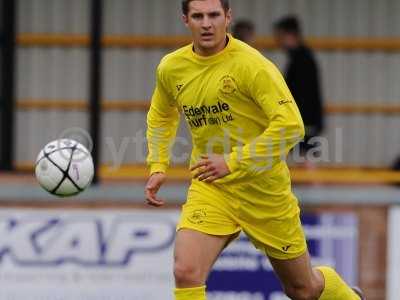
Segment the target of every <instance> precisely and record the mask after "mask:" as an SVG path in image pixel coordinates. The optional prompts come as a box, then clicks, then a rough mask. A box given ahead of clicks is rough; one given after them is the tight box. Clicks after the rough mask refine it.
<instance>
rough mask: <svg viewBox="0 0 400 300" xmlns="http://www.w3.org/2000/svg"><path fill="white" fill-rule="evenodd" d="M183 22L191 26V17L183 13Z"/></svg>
mask: <svg viewBox="0 0 400 300" xmlns="http://www.w3.org/2000/svg"><path fill="white" fill-rule="evenodd" d="M182 22H183V23H184V24H185V26H186V27H189V18H188V16H187V15H182Z"/></svg>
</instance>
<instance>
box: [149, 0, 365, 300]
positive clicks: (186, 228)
mask: <svg viewBox="0 0 400 300" xmlns="http://www.w3.org/2000/svg"><path fill="white" fill-rule="evenodd" d="M182 8H183V21H184V23H185V25H186V26H187V27H188V28H189V29H190V31H191V33H192V37H193V43H192V44H191V45H188V46H186V47H183V48H181V49H179V50H177V51H175V52H173V53H171V54H169V55H167V56H165V57H164V58H163V59H162V61H161V63H160V65H159V66H158V69H157V81H156V89H155V91H154V95H153V98H152V102H151V107H150V110H149V113H148V117H147V123H148V131H147V138H148V147H149V154H148V159H147V161H148V164H149V166H150V173H151V175H150V177H149V179H148V182H147V185H146V190H145V194H146V199H147V202H148V203H149V204H150V205H153V206H162V205H163V204H164V200H163V199H161V198H159V197H158V196H157V192H158V190H159V188H160V187H161V185H162V184H163V183H164V181H165V179H166V175H165V172H166V170H167V167H168V164H169V149H170V146H171V144H172V142H173V140H174V137H175V134H176V129H177V125H178V121H179V115H180V113H182V114H183V116H184V117H185V119H186V122H187V123H188V125H189V127H190V130H191V134H192V139H193V151H192V156H191V163H190V164H191V171H192V173H193V179H192V183H191V186H190V188H189V191H188V196H187V202H186V204H185V205H184V206H183V208H182V214H181V219H180V221H179V224H178V226H177V236H176V242H175V254H174V258H175V262H174V275H175V282H176V289H175V299H176V300H205V299H206V287H205V282H206V279H207V276H208V274H209V272H210V269H211V267H212V266H213V264H214V262H215V261H216V259H217V258H218V255H219V254H220V253H221V251H222V250H223V249H224V247H226V246H227V245H228V244H229V243H230V242H231V241H232V240H233V239H234V238H235V237H237V235H238V234H239V232H240V231H241V230H243V231H244V232H245V233H246V235H247V236H248V237H249V238H250V240H251V241H252V243H253V244H254V245H255V246H256V247H257V248H258V249H260V250H261V251H262V252H263V253H264V254H265V255H266V256H267V257H268V258H269V259H270V261H271V263H272V266H273V267H274V270H275V272H276V274H277V275H278V277H279V278H280V280H281V282H282V284H283V287H284V290H285V292H286V294H287V295H288V296H289V297H290V298H291V299H297V300H303V299H307V300H308V299H310V300H311V299H322V300H353V299H357V300H358V299H360V297H359V296H358V295H357V294H356V293H355V292H354V291H353V290H352V289H351V288H350V287H348V286H347V285H346V284H345V283H344V281H343V280H342V279H341V278H340V277H339V275H338V274H337V273H336V272H335V271H334V270H333V269H332V268H329V267H318V268H315V269H313V268H312V267H311V264H310V257H309V254H308V251H307V246H306V241H305V237H304V233H303V230H302V227H301V223H300V219H299V206H298V201H297V199H296V197H295V196H294V195H293V194H292V192H291V184H290V176H289V171H288V168H287V165H286V162H285V156H286V155H287V153H288V151H289V150H290V149H291V148H292V147H293V146H294V145H295V144H296V143H297V142H298V141H300V140H301V139H302V138H303V136H304V126H303V122H302V119H301V116H300V113H299V110H298V108H297V106H296V103H295V101H294V99H293V97H292V95H291V94H290V92H289V89H288V88H287V86H286V84H285V81H284V79H283V77H282V76H281V74H280V73H279V71H278V70H277V69H276V67H275V66H274V65H273V64H272V63H271V62H270V61H268V60H267V59H265V58H264V57H263V56H262V55H261V54H260V53H259V52H257V51H256V50H255V49H253V48H251V47H250V46H248V45H247V44H245V43H243V42H240V41H238V40H236V39H234V38H233V37H232V36H231V35H229V34H228V33H227V28H228V26H229V24H230V22H231V15H232V13H231V10H230V7H229V1H228V0H184V1H182Z"/></svg>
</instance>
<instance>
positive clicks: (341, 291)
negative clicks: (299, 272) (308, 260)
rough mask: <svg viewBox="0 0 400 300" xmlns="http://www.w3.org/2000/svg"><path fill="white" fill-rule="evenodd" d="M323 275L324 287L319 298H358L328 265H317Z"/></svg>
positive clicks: (333, 299)
mask: <svg viewBox="0 0 400 300" xmlns="http://www.w3.org/2000/svg"><path fill="white" fill-rule="evenodd" d="M317 269H318V270H319V271H321V273H322V274H323V275H324V278H325V288H324V290H323V292H322V295H321V297H320V298H319V300H360V297H359V296H358V295H357V294H356V293H355V292H354V291H353V290H352V289H351V288H350V287H349V286H348V285H347V284H346V283H345V282H344V281H343V279H342V278H341V277H340V276H339V274H337V273H336V271H335V270H334V269H332V268H330V267H317Z"/></svg>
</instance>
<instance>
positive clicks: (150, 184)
mask: <svg viewBox="0 0 400 300" xmlns="http://www.w3.org/2000/svg"><path fill="white" fill-rule="evenodd" d="M165 179H166V175H165V174H164V173H154V174H152V175H151V176H150V178H149V180H148V181H147V184H146V188H145V191H144V193H145V195H146V201H147V204H148V205H151V206H155V207H160V206H163V205H164V203H165V201H164V199H161V198H158V197H157V192H158V190H159V189H160V187H161V185H162V184H163V183H164V182H165Z"/></svg>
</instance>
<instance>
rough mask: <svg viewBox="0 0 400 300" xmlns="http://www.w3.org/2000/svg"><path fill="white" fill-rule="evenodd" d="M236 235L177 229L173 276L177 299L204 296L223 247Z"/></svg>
mask: <svg viewBox="0 0 400 300" xmlns="http://www.w3.org/2000/svg"><path fill="white" fill-rule="evenodd" d="M232 237H233V236H229V235H228V236H213V235H208V234H204V233H201V232H198V231H194V230H190V229H181V230H179V231H178V233H177V236H176V242H175V254H174V259H175V262H174V276H175V284H176V290H175V297H176V299H177V300H205V299H206V296H205V282H206V279H207V277H208V274H209V272H210V270H211V268H212V266H213V265H214V263H215V261H216V259H217V258H218V256H219V254H220V253H221V251H222V250H223V249H224V248H225V246H226V245H227V244H228V243H229V241H230V240H232Z"/></svg>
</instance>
